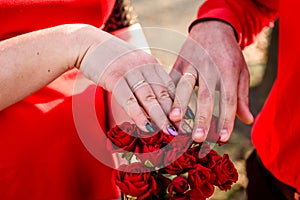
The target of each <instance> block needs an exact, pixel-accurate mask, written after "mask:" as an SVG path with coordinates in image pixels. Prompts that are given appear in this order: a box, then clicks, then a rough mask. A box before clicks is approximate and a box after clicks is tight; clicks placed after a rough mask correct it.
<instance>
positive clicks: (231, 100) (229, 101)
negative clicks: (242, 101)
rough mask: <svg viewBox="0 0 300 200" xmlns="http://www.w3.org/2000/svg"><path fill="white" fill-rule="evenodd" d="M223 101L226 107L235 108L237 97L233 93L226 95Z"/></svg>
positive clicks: (223, 96)
mask: <svg viewBox="0 0 300 200" xmlns="http://www.w3.org/2000/svg"><path fill="white" fill-rule="evenodd" d="M221 101H222V103H225V104H226V105H229V106H235V105H236V103H237V96H236V95H234V94H232V93H226V94H224V95H222V98H221Z"/></svg>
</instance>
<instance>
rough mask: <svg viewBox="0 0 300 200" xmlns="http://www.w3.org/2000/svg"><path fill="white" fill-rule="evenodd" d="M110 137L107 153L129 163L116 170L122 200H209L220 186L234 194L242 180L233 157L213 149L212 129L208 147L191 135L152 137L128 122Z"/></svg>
mask: <svg viewBox="0 0 300 200" xmlns="http://www.w3.org/2000/svg"><path fill="white" fill-rule="evenodd" d="M106 135H107V138H108V140H107V146H108V148H109V149H110V150H111V151H112V152H113V153H117V154H119V156H120V157H121V158H124V160H126V163H125V164H122V165H120V166H119V168H118V169H117V170H116V171H115V182H116V185H117V186H118V187H119V188H120V191H121V193H122V199H128V200H139V199H141V200H142V199H145V200H148V199H149V200H164V199H169V200H175V199H177V200H196V199H197V200H205V199H207V198H209V197H210V196H212V194H213V193H214V189H215V187H219V188H220V189H221V190H229V189H230V188H231V185H232V184H233V183H235V182H236V181H237V179H238V173H237V170H236V169H235V167H234V164H233V163H232V162H231V161H230V159H229V157H228V155H227V154H224V155H222V156H221V155H219V154H218V153H217V152H216V151H215V150H213V149H211V147H210V141H214V142H218V139H219V136H218V135H217V134H216V133H215V132H214V131H213V130H212V131H210V133H209V134H208V139H207V141H208V142H203V143H195V142H193V141H192V138H191V136H190V135H188V134H179V135H178V136H176V137H174V136H171V135H167V134H165V133H163V132H162V131H158V132H156V133H153V134H151V135H150V136H149V133H146V132H143V131H141V130H140V129H138V127H137V126H136V125H134V124H131V123H129V122H124V123H123V124H121V125H119V126H116V127H114V128H112V129H111V130H110V131H108V132H107V134H106ZM218 144H219V145H222V143H220V142H218Z"/></svg>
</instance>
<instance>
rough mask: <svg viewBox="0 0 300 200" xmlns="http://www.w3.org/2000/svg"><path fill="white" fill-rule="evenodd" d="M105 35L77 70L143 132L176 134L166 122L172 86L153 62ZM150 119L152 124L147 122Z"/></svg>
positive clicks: (126, 44) (91, 48) (158, 66)
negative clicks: (116, 104) (105, 37)
mask: <svg viewBox="0 0 300 200" xmlns="http://www.w3.org/2000/svg"><path fill="white" fill-rule="evenodd" d="M107 35H108V38H107V39H105V40H104V41H101V42H100V43H99V44H96V45H92V46H91V47H90V48H89V49H88V51H87V52H86V54H85V55H84V57H83V59H82V62H81V64H80V70H81V72H83V74H84V75H86V76H87V77H88V78H89V79H91V80H93V81H94V82H96V83H97V84H98V85H100V86H101V87H103V88H104V89H106V90H107V91H110V92H112V94H113V96H114V98H115V99H116V101H117V102H118V103H119V104H120V105H121V106H122V107H123V109H124V110H125V111H126V113H127V114H128V115H129V117H130V118H131V119H132V120H133V121H134V122H135V123H136V124H137V125H138V126H139V128H141V129H142V130H144V131H149V132H154V131H155V128H159V129H162V130H164V131H165V132H166V133H170V134H173V135H174V134H175V135H176V134H177V132H176V131H175V128H174V127H173V126H172V125H171V123H170V122H169V120H168V117H167V115H168V113H169V112H170V110H171V106H172V97H174V93H175V85H174V83H173V81H172V80H171V78H170V77H169V75H168V74H167V73H166V72H165V71H164V69H163V68H162V66H160V65H159V64H158V62H157V61H156V59H155V58H153V57H152V56H151V55H150V54H148V53H146V52H144V51H143V49H144V48H145V47H144V48H136V47H134V46H132V45H130V44H129V43H127V42H124V41H123V40H121V39H119V38H117V37H114V36H112V35H109V34H107ZM150 119H151V121H150Z"/></svg>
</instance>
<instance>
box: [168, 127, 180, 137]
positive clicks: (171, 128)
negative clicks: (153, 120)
mask: <svg viewBox="0 0 300 200" xmlns="http://www.w3.org/2000/svg"><path fill="white" fill-rule="evenodd" d="M167 130H168V132H169V133H170V134H171V135H173V136H177V135H178V132H177V131H176V129H175V128H174V126H172V125H168V126H167Z"/></svg>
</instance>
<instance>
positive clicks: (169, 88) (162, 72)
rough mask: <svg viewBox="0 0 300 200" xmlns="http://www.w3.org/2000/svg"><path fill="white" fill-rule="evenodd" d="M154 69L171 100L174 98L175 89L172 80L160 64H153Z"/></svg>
mask: <svg viewBox="0 0 300 200" xmlns="http://www.w3.org/2000/svg"><path fill="white" fill-rule="evenodd" d="M155 70H156V74H157V75H158V76H159V77H160V79H161V80H162V81H163V83H164V85H165V86H166V87H167V91H168V93H169V95H170V97H171V99H172V100H173V99H174V98H175V89H176V87H175V83H174V81H173V80H172V79H171V77H170V76H169V74H168V73H167V72H166V71H165V70H164V69H163V68H162V67H161V66H160V65H155Z"/></svg>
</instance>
